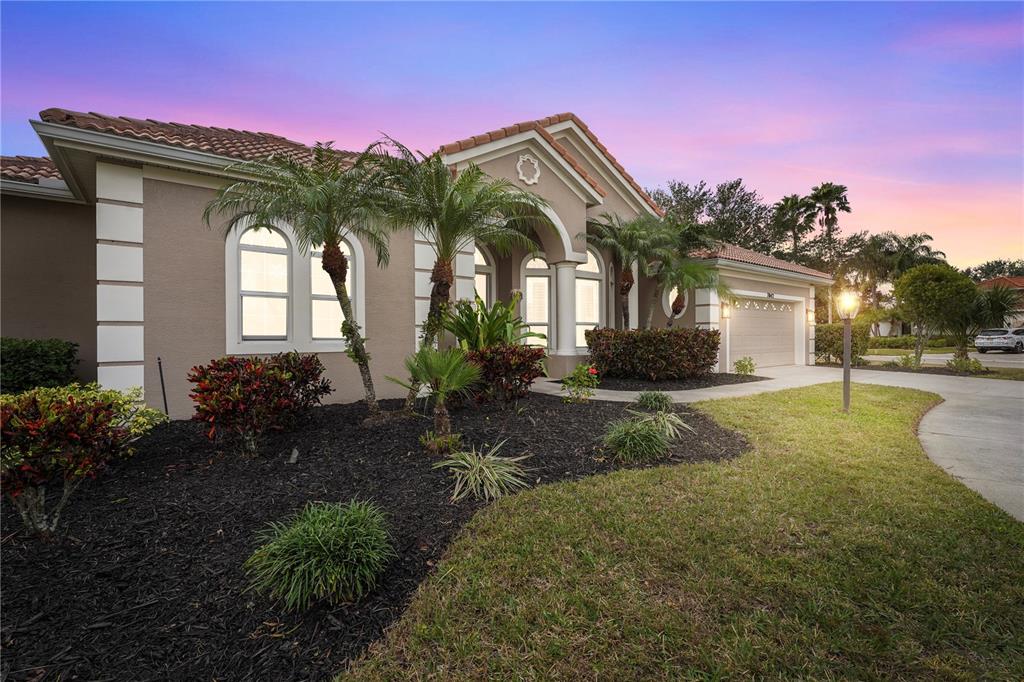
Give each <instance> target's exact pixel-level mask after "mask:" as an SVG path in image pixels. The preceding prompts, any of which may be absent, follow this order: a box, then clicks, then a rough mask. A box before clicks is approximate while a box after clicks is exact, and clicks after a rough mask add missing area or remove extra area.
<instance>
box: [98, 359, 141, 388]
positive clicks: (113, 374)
mask: <svg viewBox="0 0 1024 682" xmlns="http://www.w3.org/2000/svg"><path fill="white" fill-rule="evenodd" d="M96 381H97V383H99V385H100V386H102V387H103V388H112V389H115V390H118V391H127V390H129V389H132V388H142V387H144V386H145V384H146V366H145V365H144V364H142V363H137V364H130V365H100V366H98V367H97V368H96Z"/></svg>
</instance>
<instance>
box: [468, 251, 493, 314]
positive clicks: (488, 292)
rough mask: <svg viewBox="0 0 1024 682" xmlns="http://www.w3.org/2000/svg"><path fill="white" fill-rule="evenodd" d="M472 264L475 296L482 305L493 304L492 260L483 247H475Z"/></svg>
mask: <svg viewBox="0 0 1024 682" xmlns="http://www.w3.org/2000/svg"><path fill="white" fill-rule="evenodd" d="M473 263H474V265H475V267H476V279H475V283H476V295H477V296H479V297H480V298H482V299H483V301H484V303H486V304H487V305H491V304H492V303H494V259H493V258H491V254H490V253H489V252H488V251H487V249H486V248H484V247H483V246H480V245H477V247H476V249H474V251H473Z"/></svg>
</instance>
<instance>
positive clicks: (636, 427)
mask: <svg viewBox="0 0 1024 682" xmlns="http://www.w3.org/2000/svg"><path fill="white" fill-rule="evenodd" d="M668 443H669V435H668V433H667V432H666V429H665V427H664V425H663V424H658V423H657V422H655V421H653V420H649V419H619V420H616V421H613V422H611V423H610V424H609V425H608V430H607V431H606V432H605V434H604V444H605V446H607V447H608V448H610V449H611V450H612V452H613V453H614V455H615V459H617V460H619V461H620V462H626V463H632V462H646V461H649V460H652V459H656V458H658V457H661V456H663V455H664V454H665V453H666V452H668Z"/></svg>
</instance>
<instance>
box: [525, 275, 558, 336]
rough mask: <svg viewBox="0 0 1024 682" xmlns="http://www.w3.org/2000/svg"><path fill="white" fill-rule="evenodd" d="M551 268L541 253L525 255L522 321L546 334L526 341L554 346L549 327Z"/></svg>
mask: <svg viewBox="0 0 1024 682" xmlns="http://www.w3.org/2000/svg"><path fill="white" fill-rule="evenodd" d="M551 282H552V276H551V268H550V266H548V262H547V261H546V260H544V257H543V255H540V256H527V257H526V259H525V260H524V261H523V303H522V310H523V321H524V322H526V324H527V326H528V327H529V328H530V331H533V332H539V333H541V334H544V335H545V336H547V337H548V338H547V341H546V342H545V341H544V340H543V339H537V338H530V339H528V340H527V343H529V344H531V345H535V346H544V345H546V346H548V347H553V346H554V339H553V334H552V327H551V316H552V312H551V311H552V309H553V303H554V301H553V300H552V299H553V297H552V295H551V290H552V285H551Z"/></svg>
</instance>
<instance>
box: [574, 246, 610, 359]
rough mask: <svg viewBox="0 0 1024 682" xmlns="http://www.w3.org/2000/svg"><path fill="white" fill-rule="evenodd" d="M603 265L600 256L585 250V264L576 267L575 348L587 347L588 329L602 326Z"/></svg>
mask: <svg viewBox="0 0 1024 682" xmlns="http://www.w3.org/2000/svg"><path fill="white" fill-rule="evenodd" d="M604 272H605V269H604V264H603V262H602V260H601V256H600V255H599V254H598V253H597V252H596V251H594V250H593V249H587V262H586V263H581V264H580V265H577V266H576V346H577V347H578V348H583V347H585V346H586V345H587V339H586V336H585V335H584V332H586V331H587V330H588V329H593V328H594V327H600V326H601V325H602V324H604V289H605V287H604V282H605V276H604Z"/></svg>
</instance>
